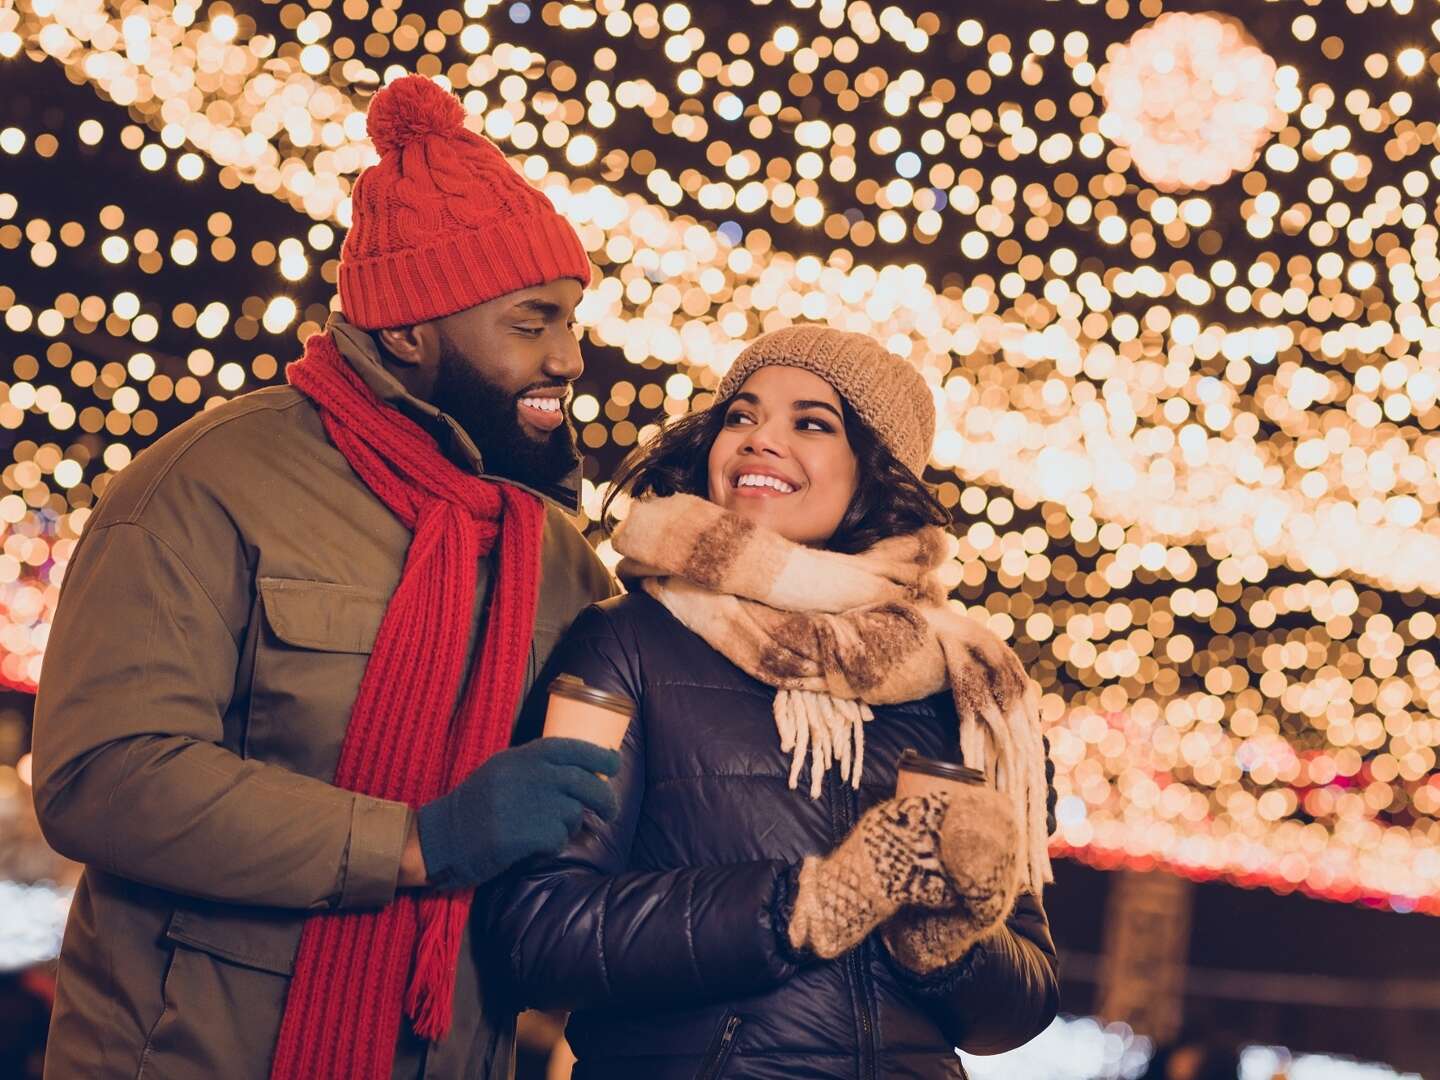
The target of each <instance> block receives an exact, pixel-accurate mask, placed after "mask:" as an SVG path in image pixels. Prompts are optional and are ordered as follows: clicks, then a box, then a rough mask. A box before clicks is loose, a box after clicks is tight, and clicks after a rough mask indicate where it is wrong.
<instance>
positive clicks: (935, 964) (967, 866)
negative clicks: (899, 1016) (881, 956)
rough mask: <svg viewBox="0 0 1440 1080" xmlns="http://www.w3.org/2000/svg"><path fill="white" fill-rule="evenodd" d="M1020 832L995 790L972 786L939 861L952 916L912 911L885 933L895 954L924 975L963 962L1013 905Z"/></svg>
mask: <svg viewBox="0 0 1440 1080" xmlns="http://www.w3.org/2000/svg"><path fill="white" fill-rule="evenodd" d="M1018 847H1019V830H1018V828H1017V827H1016V824H1015V814H1014V811H1013V810H1012V809H1011V808H1010V803H1009V801H1008V800H1007V799H1005V798H1004V797H1003V796H1002V795H1000V794H999V793H998V792H996V791H995V790H994V789H993V788H989V787H981V786H979V785H976V786H974V787H967V788H965V789H964V790H963V791H961V792H959V793H958V794H957V796H956V797H955V798H954V799H953V800H952V802H951V806H950V810H949V812H948V813H947V814H946V816H945V822H944V825H943V827H942V829H941V841H940V859H941V862H942V864H943V865H944V867H945V872H946V875H947V877H948V878H949V883H950V885H951V887H952V888H953V889H954V891H955V894H956V896H957V901H956V903H955V906H954V907H953V908H951V909H950V910H944V911H934V910H928V909H927V908H925V907H911V908H907V909H906V910H904V911H901V912H900V913H899V914H897V915H896V916H895V917H894V918H893V919H891V920H890V922H889V923H888V924H886V926H885V928H884V929H883V930H881V932H880V936H881V939H882V940H883V941H884V942H885V945H886V947H887V948H888V949H889V950H890V955H891V956H893V957H894V958H895V959H896V960H898V961H899V962H900V963H901V964H903V965H904V966H905V967H906V968H908V969H909V970H911V971H913V972H916V973H917V974H921V975H925V974H929V973H930V972H932V971H936V970H938V969H940V968H943V967H947V966H949V965H950V964H953V963H955V962H956V961H958V960H960V959H962V958H963V957H964V956H965V954H966V953H968V952H969V951H970V949H971V948H972V947H973V946H974V945H975V943H976V942H978V941H979V940H980V939H981V938H983V937H985V936H986V935H988V934H991V933H993V932H994V931H995V930H997V929H998V928H999V927H1000V925H1001V924H1002V923H1003V922H1004V921H1005V920H1006V919H1007V918H1009V916H1010V912H1011V910H1012V909H1013V908H1014V906H1015V896H1016V893H1017V892H1018V887H1019V881H1020V873H1019V864H1018V862H1017V859H1016V856H1017V854H1018V850H1017V849H1018Z"/></svg>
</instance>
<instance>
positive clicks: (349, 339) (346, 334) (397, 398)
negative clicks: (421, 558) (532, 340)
mask: <svg viewBox="0 0 1440 1080" xmlns="http://www.w3.org/2000/svg"><path fill="white" fill-rule="evenodd" d="M325 329H326V332H327V333H329V334H330V336H331V338H332V339H333V340H334V342H335V347H336V348H337V349H339V350H340V355H341V356H343V357H344V358H345V362H346V363H348V364H349V365H350V366H351V368H353V369H354V371H355V374H357V375H359V376H360V378H361V379H363V380H364V382H365V385H366V386H368V387H369V388H370V389H371V391H372V392H373V393H374V394H375V396H376V397H378V398H379V399H380V400H381V401H383V402H385V403H386V404H387V405H390V406H392V407H394V408H396V409H398V410H400V412H402V413H404V414H405V415H406V416H408V417H409V418H410V419H411V420H414V421H415V422H416V423H417V424H419V425H420V426H421V427H423V428H424V429H425V430H426V431H427V432H429V433H430V434H431V435H432V436H434V438H435V441H436V443H438V444H439V446H440V451H441V453H443V454H444V455H445V456H446V457H447V458H449V459H450V460H451V461H453V462H454V463H455V464H456V465H458V466H459V467H460V468H462V469H465V470H467V471H469V472H473V473H475V474H476V475H477V476H485V477H486V478H487V479H491V480H502V481H504V482H505V483H507V484H511V485H512V486H514V487H518V488H521V489H522V490H524V491H528V492H530V493H531V494H532V495H538V496H540V497H541V498H543V499H549V500H550V501H551V502H553V503H556V504H557V505H559V506H560V507H561V509H563V510H565V511H566V512H567V513H570V514H575V513H578V512H579V509H580V477H581V469H580V467H579V466H578V465H577V466H576V467H575V468H574V469H573V470H571V472H570V473H569V474H568V475H567V476H565V477H564V478H563V479H562V480H560V481H559V482H557V483H555V484H553V485H549V486H547V487H543V488H534V487H530V486H528V485H526V484H520V483H517V482H516V481H514V480H511V479H509V478H508V477H502V476H489V475H488V474H487V473H486V472H485V462H484V460H483V459H482V458H481V456H480V449H479V448H478V447H477V446H476V445H475V441H474V440H473V439H471V438H470V436H469V435H468V434H467V433H466V431H465V429H464V428H462V427H461V426H460V424H459V422H458V421H456V420H455V419H454V418H453V417H451V416H450V415H449V414H448V413H446V412H443V411H441V410H440V409H437V408H436V407H435V406H434V405H432V404H431V403H430V402H428V401H421V400H420V399H419V398H417V397H415V396H414V395H413V394H411V393H410V392H409V391H408V390H406V389H405V387H404V386H402V385H401V384H400V380H399V379H397V378H395V376H394V375H392V374H390V372H389V371H387V370H386V369H385V364H384V362H383V361H382V360H381V359H380V347H379V345H377V344H376V342H375V338H374V337H373V336H372V335H371V334H369V333H368V332H366V331H364V330H361V329H360V328H359V327H358V326H355V325H353V324H351V323H348V322H346V321H345V319H344V318H343V317H342V316H341V315H340V314H339V313H338V312H337V313H334V314H332V315H331V316H330V320H329V322H328V323H327V324H326V327H325Z"/></svg>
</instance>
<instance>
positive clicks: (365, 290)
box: [340, 75, 591, 330]
mask: <svg viewBox="0 0 1440 1080" xmlns="http://www.w3.org/2000/svg"><path fill="white" fill-rule="evenodd" d="M464 120H465V110H464V107H463V106H462V105H461V104H460V102H459V100H458V99H457V98H456V97H455V95H453V94H451V93H449V92H448V91H446V90H443V89H441V88H440V87H439V86H438V85H436V84H435V83H434V82H432V81H431V80H429V79H427V78H425V77H424V76H421V75H407V76H405V77H403V78H400V79H396V80H395V81H394V82H393V83H391V84H390V85H389V86H387V87H385V89H383V90H381V91H380V92H379V93H378V94H376V95H375V98H374V100H373V101H371V103H370V111H369V114H368V115H367V116H366V121H365V123H366V129H367V131H368V132H369V133H370V137H371V139H372V140H373V141H374V143H375V148H376V149H377V150H378V151H379V152H380V161H379V163H378V164H376V165H372V166H371V167H370V168H368V169H366V170H365V171H364V172H363V173H361V174H360V178H359V179H358V180H357V181H356V182H355V190H354V191H353V192H352V193H351V226H350V231H349V232H348V233H347V234H346V236H345V244H344V246H343V248H342V249H341V252H340V303H341V306H342V308H343V309H344V312H345V317H346V318H347V319H348V320H349V321H350V322H352V323H354V324H355V325H356V326H358V327H360V328H361V329H364V330H380V329H384V328H386V327H396V326H411V325H414V324H415V323H419V322H426V321H428V320H430V319H438V318H442V317H444V316H446V315H453V314H454V313H455V312H457V311H463V310H465V309H466V308H469V307H474V306H475V305H476V304H483V303H484V302H485V301H487V300H493V299H495V298H496V297H498V296H504V295H505V294H506V293H511V292H516V291H517V290H519V289H526V288H531V287H533V286H535V285H543V284H545V283H547V282H550V281H558V280H559V279H561V278H567V277H568V278H574V279H576V280H577V281H579V282H580V283H581V284H582V285H587V284H589V282H590V272H591V271H590V258H589V256H588V255H586V253H585V247H584V245H583V244H582V243H581V242H580V237H579V236H578V235H577V234H576V232H575V230H574V228H572V227H571V225H570V223H569V222H568V221H566V220H565V219H564V218H563V217H561V216H560V214H559V213H557V212H556V210H555V207H554V206H553V205H552V204H551V202H550V200H549V199H548V198H546V196H545V194H544V193H543V192H541V191H538V190H537V189H535V188H534V187H531V186H530V184H529V183H527V182H526V180H525V179H524V177H522V176H521V175H520V174H519V173H517V172H516V171H515V170H514V169H513V168H511V167H510V163H509V162H508V161H506V160H505V155H504V154H502V153H501V152H500V150H499V149H498V148H497V147H496V146H495V144H494V143H492V142H490V141H489V140H488V139H486V138H484V137H483V136H481V135H477V134H475V133H474V132H472V131H470V130H468V129H467V128H466V127H465V126H464Z"/></svg>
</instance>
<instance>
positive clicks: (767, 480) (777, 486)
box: [735, 473, 795, 495]
mask: <svg viewBox="0 0 1440 1080" xmlns="http://www.w3.org/2000/svg"><path fill="white" fill-rule="evenodd" d="M735 486H736V487H737V488H770V489H772V490H774V491H778V492H779V493H780V494H781V495H793V494H794V493H795V487H794V485H792V484H787V483H786V482H785V481H784V480H781V479H780V478H779V477H778V476H766V475H765V474H764V473H741V474H740V476H739V477H738V478H737V479H736V481H735Z"/></svg>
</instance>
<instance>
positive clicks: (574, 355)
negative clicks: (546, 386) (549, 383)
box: [543, 333, 585, 382]
mask: <svg viewBox="0 0 1440 1080" xmlns="http://www.w3.org/2000/svg"><path fill="white" fill-rule="evenodd" d="M564 336H565V338H566V339H567V340H566V341H563V342H561V343H559V344H558V345H557V346H556V347H555V348H553V349H551V350H550V351H549V352H548V353H547V354H546V356H545V363H544V365H543V367H544V371H545V374H546V375H548V376H550V377H551V378H552V379H564V380H565V381H566V382H574V381H575V380H576V379H578V378H580V376H581V375H583V374H584V373H585V357H584V356H583V355H582V354H581V352H580V342H579V340H578V339H577V338H576V337H574V336H573V335H572V334H569V333H566V334H565V335H564Z"/></svg>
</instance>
